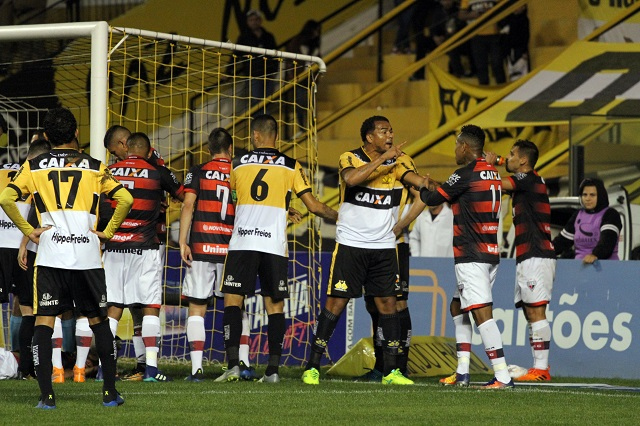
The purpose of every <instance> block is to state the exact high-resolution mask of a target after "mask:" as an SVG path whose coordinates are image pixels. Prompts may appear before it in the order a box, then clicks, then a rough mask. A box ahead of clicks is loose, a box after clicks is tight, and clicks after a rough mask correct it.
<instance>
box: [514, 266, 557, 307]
mask: <svg viewBox="0 0 640 426" xmlns="http://www.w3.org/2000/svg"><path fill="white" fill-rule="evenodd" d="M555 276H556V260H555V259H545V258H542V257H532V258H530V259H527V260H524V261H522V262H520V263H518V264H517V265H516V288H515V291H514V297H513V301H514V303H515V304H516V307H518V308H519V307H521V306H522V304H523V303H524V304H526V305H531V306H541V305H546V304H548V303H549V301H550V300H551V290H553V279H554V278H555Z"/></svg>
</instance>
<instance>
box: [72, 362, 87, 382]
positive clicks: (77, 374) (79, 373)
mask: <svg viewBox="0 0 640 426" xmlns="http://www.w3.org/2000/svg"><path fill="white" fill-rule="evenodd" d="M73 381H74V382H76V383H84V382H85V373H84V368H80V367H78V366H77V365H74V366H73Z"/></svg>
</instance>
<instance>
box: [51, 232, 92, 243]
mask: <svg viewBox="0 0 640 426" xmlns="http://www.w3.org/2000/svg"><path fill="white" fill-rule="evenodd" d="M51 241H53V242H54V243H56V244H88V243H89V242H91V240H90V239H89V237H87V236H86V235H76V234H71V235H60V234H59V233H57V232H56V233H54V234H53V235H52V236H51Z"/></svg>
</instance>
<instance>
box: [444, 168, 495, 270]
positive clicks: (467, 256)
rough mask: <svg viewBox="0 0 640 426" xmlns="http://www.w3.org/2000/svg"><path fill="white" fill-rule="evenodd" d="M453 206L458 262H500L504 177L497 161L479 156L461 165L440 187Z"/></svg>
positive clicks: (455, 254)
mask: <svg viewBox="0 0 640 426" xmlns="http://www.w3.org/2000/svg"><path fill="white" fill-rule="evenodd" d="M438 192H439V193H440V194H441V195H442V196H443V197H444V198H445V199H446V200H447V201H448V202H449V204H451V210H453V255H454V257H455V262H456V263H470V262H477V263H489V264H494V265H495V264H498V263H500V253H499V250H498V219H499V217H500V202H501V198H502V181H501V178H500V174H499V173H498V171H497V170H496V168H495V167H494V166H493V165H490V164H487V162H486V161H485V159H484V158H478V159H476V160H474V161H472V162H471V163H469V164H467V165H466V166H464V167H461V168H459V169H458V170H456V171H455V172H453V174H452V175H451V176H449V179H448V180H447V181H446V182H445V183H443V184H442V186H441V187H439V188H438Z"/></svg>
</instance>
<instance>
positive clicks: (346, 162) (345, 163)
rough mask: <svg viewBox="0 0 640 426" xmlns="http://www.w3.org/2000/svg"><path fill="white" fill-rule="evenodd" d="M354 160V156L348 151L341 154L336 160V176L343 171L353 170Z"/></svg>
mask: <svg viewBox="0 0 640 426" xmlns="http://www.w3.org/2000/svg"><path fill="white" fill-rule="evenodd" d="M354 159H355V155H354V153H353V152H351V151H348V152H345V153H343V154H342V155H341V156H340V159H339V160H338V174H339V175H341V174H342V171H343V170H346V169H353V168H355V167H356V165H355V162H354Z"/></svg>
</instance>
